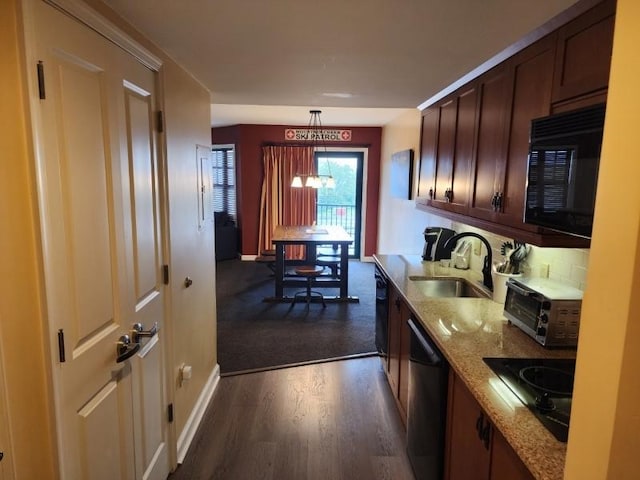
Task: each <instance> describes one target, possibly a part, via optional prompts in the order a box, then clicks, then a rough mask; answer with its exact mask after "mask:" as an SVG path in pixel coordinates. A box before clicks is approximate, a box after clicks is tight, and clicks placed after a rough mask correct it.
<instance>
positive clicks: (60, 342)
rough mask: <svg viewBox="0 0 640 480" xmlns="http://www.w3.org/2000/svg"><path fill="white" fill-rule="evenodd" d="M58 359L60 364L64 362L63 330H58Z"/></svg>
mask: <svg viewBox="0 0 640 480" xmlns="http://www.w3.org/2000/svg"><path fill="white" fill-rule="evenodd" d="M58 358H59V360H60V363H64V362H65V356H64V330H62V329H60V330H58Z"/></svg>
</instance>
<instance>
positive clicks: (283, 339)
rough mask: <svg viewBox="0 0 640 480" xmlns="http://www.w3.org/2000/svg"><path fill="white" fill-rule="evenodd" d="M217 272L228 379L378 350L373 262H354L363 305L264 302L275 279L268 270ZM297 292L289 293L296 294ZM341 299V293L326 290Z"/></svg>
mask: <svg viewBox="0 0 640 480" xmlns="http://www.w3.org/2000/svg"><path fill="white" fill-rule="evenodd" d="M216 268H217V283H216V286H217V297H216V298H217V307H218V363H219V364H220V370H221V373H222V374H229V373H234V372H240V371H244V370H254V369H266V368H270V367H278V366H282V365H289V364H294V363H301V362H310V361H316V360H323V359H329V358H336V357H343V356H348V355H355V354H360V353H368V352H373V351H375V339H374V337H375V282H374V279H373V271H374V266H373V263H361V262H358V261H353V260H352V261H350V262H349V295H351V296H357V297H359V298H360V302H359V303H328V304H327V307H326V308H324V309H323V308H322V305H321V304H312V305H310V307H309V309H308V310H307V308H306V305H305V304H303V303H297V304H295V305H294V306H293V307H292V308H290V307H291V306H290V304H287V303H267V302H263V301H262V300H263V298H264V297H268V296H273V294H274V278H273V276H271V275H270V271H269V270H268V269H267V267H266V266H265V265H262V264H257V263H255V262H251V261H244V262H243V261H240V260H226V261H222V262H219V263H218V264H217V265H216ZM295 291H297V289H294V290H291V289H285V294H287V295H292V294H293V293H295ZM323 293H324V294H325V295H337V293H338V290H337V289H325V290H323Z"/></svg>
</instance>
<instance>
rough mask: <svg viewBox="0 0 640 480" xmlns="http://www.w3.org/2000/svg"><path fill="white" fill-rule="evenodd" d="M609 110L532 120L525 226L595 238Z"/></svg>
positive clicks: (602, 108) (600, 106)
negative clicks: (604, 140) (603, 134)
mask: <svg viewBox="0 0 640 480" xmlns="http://www.w3.org/2000/svg"><path fill="white" fill-rule="evenodd" d="M605 108H606V105H605V104H598V105H595V106H591V107H586V108H581V109H579V110H574V111H571V112H565V113H558V114H554V115H550V116H547V117H542V118H536V119H534V120H532V121H531V136H530V144H529V160H528V169H527V195H526V202H525V212H524V221H525V223H529V224H532V225H538V226H541V227H546V228H549V229H552V230H556V231H559V232H562V233H567V234H571V235H578V236H580V237H586V238H591V230H592V227H593V211H594V207H595V201H596V187H597V183H598V166H599V163H600V150H601V147H602V132H603V129H604V116H605Z"/></svg>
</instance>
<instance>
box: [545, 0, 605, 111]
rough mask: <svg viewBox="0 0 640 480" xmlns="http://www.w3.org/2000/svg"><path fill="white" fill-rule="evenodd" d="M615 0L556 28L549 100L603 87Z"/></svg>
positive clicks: (565, 97) (567, 97)
mask: <svg viewBox="0 0 640 480" xmlns="http://www.w3.org/2000/svg"><path fill="white" fill-rule="evenodd" d="M614 17H615V0H605V1H604V2H602V3H600V4H598V5H596V6H595V7H594V8H592V9H591V10H589V11H587V12H586V13H585V14H584V15H581V16H580V17H578V18H576V19H575V20H573V21H572V22H569V23H568V24H566V25H565V26H563V27H561V28H560V29H559V30H558V55H557V57H556V65H555V74H554V85H553V101H554V102H559V101H562V100H567V99H569V98H573V97H578V96H580V95H585V94H588V93H590V92H594V91H596V90H602V89H605V88H607V86H608V83H609V68H610V66H611V51H612V48H613V26H614Z"/></svg>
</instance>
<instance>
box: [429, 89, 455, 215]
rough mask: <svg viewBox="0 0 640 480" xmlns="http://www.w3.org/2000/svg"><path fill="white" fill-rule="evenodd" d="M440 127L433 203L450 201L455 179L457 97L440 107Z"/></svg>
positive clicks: (435, 204)
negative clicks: (454, 156)
mask: <svg viewBox="0 0 640 480" xmlns="http://www.w3.org/2000/svg"><path fill="white" fill-rule="evenodd" d="M439 110H440V127H439V129H438V148H437V156H436V161H435V185H436V188H435V192H434V196H433V202H432V203H433V205H434V206H438V204H442V203H447V202H449V192H450V191H451V186H452V180H453V155H454V151H455V141H456V119H457V114H458V101H457V98H455V97H454V98H450V99H448V100H446V101H445V102H444V103H443V104H442V105H440V107H439Z"/></svg>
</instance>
